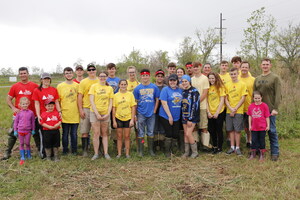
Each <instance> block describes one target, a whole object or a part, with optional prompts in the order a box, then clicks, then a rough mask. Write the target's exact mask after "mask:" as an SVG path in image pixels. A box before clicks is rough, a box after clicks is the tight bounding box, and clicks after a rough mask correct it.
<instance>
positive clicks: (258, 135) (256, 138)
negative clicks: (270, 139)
mask: <svg viewBox="0 0 300 200" xmlns="http://www.w3.org/2000/svg"><path fill="white" fill-rule="evenodd" d="M251 137H252V144H251V149H261V150H262V149H265V148H266V140H265V137H266V131H251Z"/></svg>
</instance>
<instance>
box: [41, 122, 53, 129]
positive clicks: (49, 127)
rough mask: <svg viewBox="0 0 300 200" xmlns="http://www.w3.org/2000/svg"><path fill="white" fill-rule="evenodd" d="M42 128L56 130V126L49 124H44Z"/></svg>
mask: <svg viewBox="0 0 300 200" xmlns="http://www.w3.org/2000/svg"><path fill="white" fill-rule="evenodd" d="M42 127H45V128H47V129H54V126H49V125H48V124H45V123H43V124H42Z"/></svg>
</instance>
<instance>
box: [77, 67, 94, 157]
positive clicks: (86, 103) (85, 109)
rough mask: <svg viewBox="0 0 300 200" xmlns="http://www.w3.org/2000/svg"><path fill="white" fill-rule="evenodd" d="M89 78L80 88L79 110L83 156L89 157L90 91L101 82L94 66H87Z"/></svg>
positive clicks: (82, 82)
mask: <svg viewBox="0 0 300 200" xmlns="http://www.w3.org/2000/svg"><path fill="white" fill-rule="evenodd" d="M87 73H88V77H87V78H85V79H83V80H82V81H81V82H80V84H79V88H78V100H77V104H78V110H79V113H80V132H81V134H82V137H81V142H82V150H83V156H85V157H86V156H88V141H89V132H90V129H91V122H90V107H91V104H90V99H89V94H88V93H89V90H90V88H91V86H92V85H93V84H95V83H98V82H99V79H98V78H97V76H96V73H97V70H96V67H95V65H94V64H92V63H91V64H88V66H87Z"/></svg>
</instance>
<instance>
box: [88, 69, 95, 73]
mask: <svg viewBox="0 0 300 200" xmlns="http://www.w3.org/2000/svg"><path fill="white" fill-rule="evenodd" d="M88 71H89V72H90V71H96V69H95V68H93V69H88Z"/></svg>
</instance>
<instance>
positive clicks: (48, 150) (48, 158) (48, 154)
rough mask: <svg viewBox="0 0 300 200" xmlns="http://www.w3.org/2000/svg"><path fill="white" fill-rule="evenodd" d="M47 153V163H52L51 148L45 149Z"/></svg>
mask: <svg viewBox="0 0 300 200" xmlns="http://www.w3.org/2000/svg"><path fill="white" fill-rule="evenodd" d="M45 152H46V160H47V161H51V153H52V150H51V149H50V148H46V149H45Z"/></svg>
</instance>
